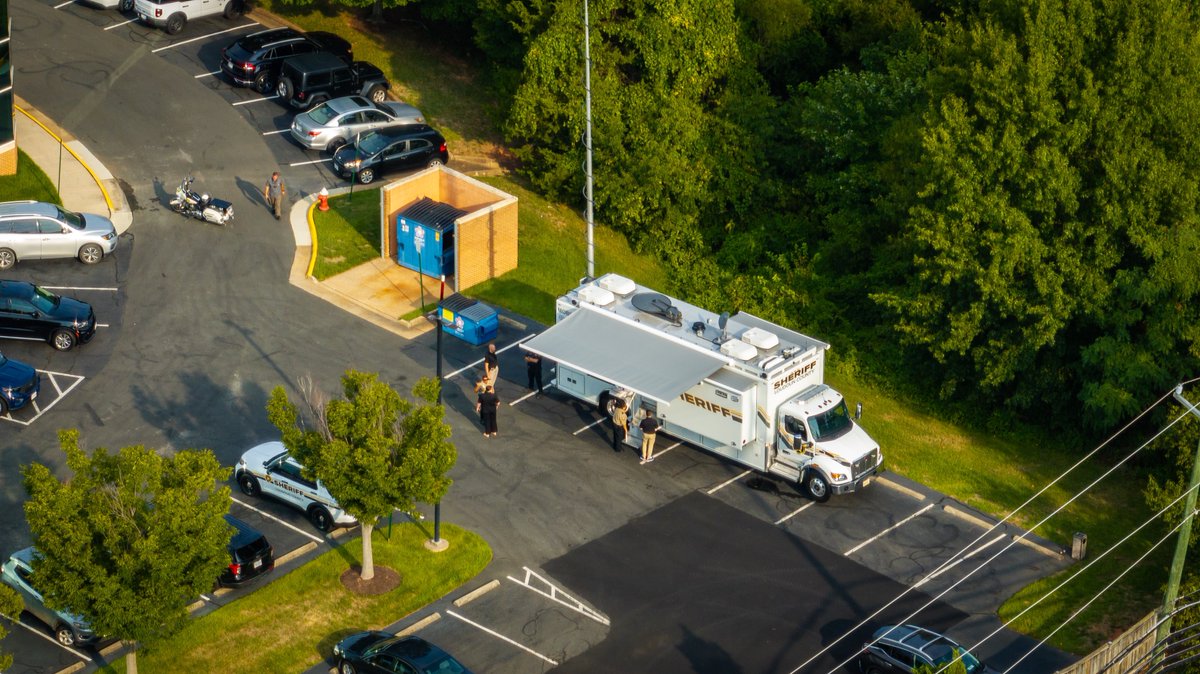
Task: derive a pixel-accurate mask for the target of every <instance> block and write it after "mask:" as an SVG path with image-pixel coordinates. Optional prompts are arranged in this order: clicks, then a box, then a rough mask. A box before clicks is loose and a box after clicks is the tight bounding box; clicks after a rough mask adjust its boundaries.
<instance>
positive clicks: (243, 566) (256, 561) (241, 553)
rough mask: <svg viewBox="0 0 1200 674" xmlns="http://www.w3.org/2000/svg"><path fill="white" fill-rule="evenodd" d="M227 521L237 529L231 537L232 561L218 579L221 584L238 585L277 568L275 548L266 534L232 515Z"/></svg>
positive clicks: (228, 516) (230, 557) (226, 518)
mask: <svg viewBox="0 0 1200 674" xmlns="http://www.w3.org/2000/svg"><path fill="white" fill-rule="evenodd" d="M225 521H226V522H229V523H230V524H231V525H233V528H234V529H236V530H237V531H236V532H234V534H233V538H231V539H229V559H230V562H229V566H227V567H225V571H224V572H223V573H222V574H221V578H220V580H219V581H218V582H219V583H220V584H221V585H223V586H225V587H236V586H238V585H241V584H242V583H244V582H246V581H248V580H250V579H251V578H257V577H258V576H261V575H262V574H264V573H266V572H268V571H270V570H271V569H274V568H275V550H274V549H272V548H271V544H270V543H268V542H267V537H266V536H263V535H262V534H261V533H259V532H258V531H257V530H255V529H253V528H252V527H251V526H250V525H249V524H246V523H245V522H243V521H241V520H239V519H238V518H236V517H234V516H232V515H226V516H225Z"/></svg>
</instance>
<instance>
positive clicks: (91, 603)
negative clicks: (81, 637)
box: [22, 430, 233, 673]
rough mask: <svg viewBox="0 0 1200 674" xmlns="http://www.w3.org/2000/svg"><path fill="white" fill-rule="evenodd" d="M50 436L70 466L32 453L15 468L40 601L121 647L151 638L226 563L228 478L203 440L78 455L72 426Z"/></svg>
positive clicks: (133, 666)
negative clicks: (50, 463)
mask: <svg viewBox="0 0 1200 674" xmlns="http://www.w3.org/2000/svg"><path fill="white" fill-rule="evenodd" d="M59 442H60V443H61V445H62V449H63V451H64V452H65V453H66V455H67V467H68V468H70V470H71V471H72V472H73V473H74V475H73V477H71V478H70V479H68V480H66V481H64V482H60V481H59V480H58V478H56V477H55V476H54V474H53V473H52V472H51V470H50V469H49V468H47V467H46V466H43V465H41V464H38V463H33V464H29V465H27V466H25V467H24V468H23V469H22V473H23V475H24V480H25V489H26V491H27V492H28V493H29V500H28V501H26V503H25V518H26V520H27V521H28V522H29V528H30V531H31V532H32V534H33V544H34V547H36V548H37V550H38V554H39V556H38V557H37V558H36V559H35V562H34V564H33V582H34V583H35V584H36V585H37V587H38V588H39V589H40V590H41V591H42V594H43V595H44V597H45V601H46V605H47V606H49V607H51V608H54V609H57V610H67V611H70V612H71V613H75V614H78V615H80V616H83V617H84V618H86V619H87V620H88V621H89V622H90V623H91V626H92V628H93V629H95V630H96V631H97V632H98V633H100V634H107V635H109V636H112V637H116V638H118V639H120V640H122V641H123V642H125V643H126V645H128V646H129V647H130V654H129V657H128V659H127V670H128V671H129V672H131V673H135V672H137V648H138V647H140V646H142V645H153V644H155V643H160V642H162V641H163V640H165V639H167V638H168V637H170V636H171V635H172V634H174V633H175V632H177V631H178V630H179V629H180V628H181V627H182V626H183V624H184V622H185V621H186V620H187V616H188V613H187V606H188V604H190V603H191V602H193V601H195V599H196V598H197V597H198V596H199V595H200V594H201V593H202V592H206V591H208V590H211V589H212V586H213V583H214V582H215V581H216V579H217V577H218V576H220V574H221V570H222V569H223V568H224V566H225V565H226V564H228V563H229V553H228V551H227V549H226V548H227V546H228V544H229V539H230V537H231V536H232V535H233V527H231V526H229V524H228V523H227V522H226V521H225V519H224V515H225V514H226V513H228V512H229V505H230V502H231V499H230V494H229V487H227V486H218V485H220V483H221V482H224V481H225V480H227V479H228V478H229V469H228V468H223V467H221V465H220V463H219V462H218V461H217V459H216V457H215V456H213V454H212V452H210V451H208V450H203V451H197V450H184V451H181V452H178V453H177V454H175V455H174V456H172V457H169V458H167V457H163V456H161V455H159V454H158V453H156V452H155V451H154V450H152V449H147V448H146V447H143V446H141V445H137V446H131V447H124V448H122V449H121V450H119V451H118V452H116V453H109V452H108V451H107V450H106V449H104V448H99V449H96V450H95V451H94V452H93V453H92V456H90V457H89V456H88V455H87V454H86V453H85V452H84V451H83V449H81V448H80V446H79V432H78V431H75V430H70V431H61V432H60V433H59Z"/></svg>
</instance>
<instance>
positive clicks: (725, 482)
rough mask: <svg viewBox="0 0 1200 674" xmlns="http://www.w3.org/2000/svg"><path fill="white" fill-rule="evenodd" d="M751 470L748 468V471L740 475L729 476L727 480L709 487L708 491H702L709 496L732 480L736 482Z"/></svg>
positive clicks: (729, 483)
mask: <svg viewBox="0 0 1200 674" xmlns="http://www.w3.org/2000/svg"><path fill="white" fill-rule="evenodd" d="M751 472H752V471H749V470H748V471H745V472H744V473H742V474H741V475H735V476H734V477H731V478H729V479H728V480H725V481H724V482H722V483H721V484H719V485H717V486H715V487H713V488H712V489H709V490H708V491H706V492H704V493H705V494H708V495H710V496H711V495H712V494H714V493H716V492H717V491H718V490H720V489H724V488H725V487H728V486H729V485H731V484H733V483H734V482H737V481H738V480H740V479H742V478H743V477H746V476H747V475H749V474H750V473H751Z"/></svg>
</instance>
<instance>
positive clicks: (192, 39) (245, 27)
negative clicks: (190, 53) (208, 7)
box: [150, 22, 258, 54]
mask: <svg viewBox="0 0 1200 674" xmlns="http://www.w3.org/2000/svg"><path fill="white" fill-rule="evenodd" d="M257 25H258V24H257V23H254V22H251V23H244V24H242V25H240V26H234V27H233V28H226V29H225V30H218V31H217V32H215V33H209V34H208V35H201V36H200V37H194V38H191V39H189V40H183V41H181V42H172V43H171V44H169V45H167V46H165V47H159V48H158V49H151V50H150V53H151V54H157V53H158V52H160V51H163V50H164V49H172V48H174V47H178V46H179V45H181V44H187V43H189V42H195V41H197V40H207V39H208V38H210V37H216V36H217V35H222V34H224V33H232V32H233V31H235V30H245V29H247V28H253V27H255V26H257Z"/></svg>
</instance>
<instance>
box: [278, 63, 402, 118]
mask: <svg viewBox="0 0 1200 674" xmlns="http://www.w3.org/2000/svg"><path fill="white" fill-rule="evenodd" d="M389 86H391V85H389V84H388V81H387V77H385V76H384V74H383V71H382V70H380V69H379V68H376V67H375V66H373V65H371V64H370V63H367V62H366V61H354V62H353V63H346V62H345V61H343V60H342V59H340V58H338V57H337V56H334V55H333V54H327V53H324V52H316V53H312V54H302V55H300V56H293V57H292V58H290V59H288V60H286V61H284V62H283V66H282V67H281V68H280V70H279V83H278V84H277V85H275V93H277V94H279V98H280V99H281V100H283V101H284V103H286V104H287V105H290V106H292V107H293V108H299V109H301V110H307V109H309V108H311V107H312V106H314V105H316V104H317V103H320V102H322V101H327V100H329V99H331V98H337V97H339V96H364V97H366V98H369V99H370V100H372V101H374V102H376V103H382V102H384V101H385V100H387V90H388V87H389Z"/></svg>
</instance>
